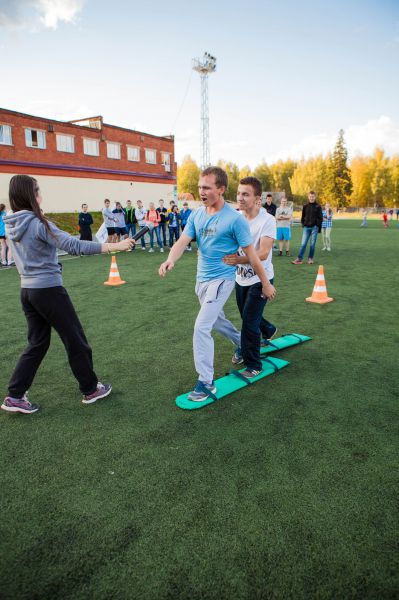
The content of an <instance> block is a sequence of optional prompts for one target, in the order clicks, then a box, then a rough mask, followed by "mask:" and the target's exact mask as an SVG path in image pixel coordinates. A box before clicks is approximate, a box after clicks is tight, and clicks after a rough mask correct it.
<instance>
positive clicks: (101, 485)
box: [0, 221, 399, 600]
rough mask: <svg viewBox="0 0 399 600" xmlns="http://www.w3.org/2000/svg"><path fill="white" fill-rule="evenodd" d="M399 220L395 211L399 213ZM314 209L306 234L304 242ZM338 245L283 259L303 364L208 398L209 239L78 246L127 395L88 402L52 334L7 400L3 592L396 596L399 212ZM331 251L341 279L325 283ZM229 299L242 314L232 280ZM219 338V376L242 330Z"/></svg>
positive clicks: (98, 358)
mask: <svg viewBox="0 0 399 600" xmlns="http://www.w3.org/2000/svg"><path fill="white" fill-rule="evenodd" d="M395 225H396V223H395ZM299 235H300V229H299V227H295V228H294V242H293V248H294V249H297V248H298V240H299ZM332 243H333V251H332V252H331V253H330V254H326V253H324V252H321V236H320V238H319V240H318V247H317V253H316V262H315V264H314V265H313V266H308V265H306V264H304V265H302V266H293V265H291V264H290V260H291V259H288V258H286V257H281V258H279V257H275V258H274V264H275V270H276V277H275V285H276V287H277V290H278V297H277V299H276V300H275V301H274V302H273V303H271V304H270V305H268V306H267V309H266V313H267V315H268V317H269V319H270V320H272V321H273V322H274V323H276V324H277V326H278V328H279V332H280V333H289V332H291V331H295V332H298V333H302V334H306V335H309V336H311V337H312V341H310V342H307V343H306V344H303V345H299V346H295V347H292V348H289V349H286V350H283V351H281V352H279V353H278V355H276V356H278V357H279V358H283V359H286V360H288V361H289V362H290V365H289V366H288V367H287V368H285V369H283V370H282V371H281V372H278V373H276V374H275V375H272V376H270V377H268V378H266V379H264V380H262V381H259V382H258V383H256V384H254V385H252V386H248V388H246V389H244V390H242V391H239V392H237V393H235V394H232V395H231V396H228V397H226V398H224V399H223V400H220V401H219V402H217V403H215V404H213V405H211V406H209V407H207V408H204V409H203V410H199V411H187V412H186V411H182V410H179V409H178V408H177V407H176V406H175V397H176V396H177V395H179V394H182V393H184V392H186V391H188V390H189V389H190V388H191V387H192V385H193V383H194V381H195V379H196V374H195V371H194V366H193V359H192V350H191V344H192V330H193V323H194V320H195V316H196V313H197V309H198V303H197V299H196V297H195V295H194V274H195V267H196V253H195V252H192V253H191V254H189V253H185V255H184V256H183V258H182V260H181V261H180V262H179V263H178V264H177V265H176V267H175V269H174V270H173V271H172V272H171V273H170V274H169V275H168V276H167V277H166V278H165V279H160V278H159V276H158V275H157V268H158V266H159V264H160V263H161V261H162V259H164V257H165V256H166V254H164V255H161V254H159V253H155V254H148V253H144V252H142V251H141V250H140V249H137V250H136V251H135V252H134V253H128V254H118V255H117V261H118V266H119V270H120V274H121V277H122V278H123V279H125V280H126V281H127V284H126V285H124V286H121V287H118V288H108V287H106V286H104V285H103V282H104V281H105V280H106V279H107V277H108V271H109V264H110V260H109V257H107V256H96V257H82V258H77V259H69V258H65V259H64V260H63V265H64V282H65V286H66V288H67V289H68V290H69V293H70V295H71V297H72V300H73V302H74V304H75V306H76V308H77V311H78V313H79V316H80V318H81V320H82V323H83V325H84V328H85V331H86V334H87V336H88V339H89V341H90V343H91V345H92V347H93V352H94V360H95V368H96V372H97V373H98V375H99V377H100V379H101V380H104V381H111V382H112V383H113V386H114V391H113V393H112V395H111V396H110V397H109V398H107V399H104V400H103V401H101V402H100V401H99V402H98V403H97V404H94V405H90V406H85V405H83V404H81V402H80V394H79V391H78V388H77V385H76V382H75V380H74V379H73V377H72V375H71V373H70V370H69V367H68V363H67V360H66V355H65V352H64V350H63V347H62V345H61V343H60V341H59V339H58V338H57V336H56V335H54V336H53V340H52V344H51V347H50V350H49V352H48V355H47V357H46V359H45V360H44V362H43V364H42V367H41V368H40V370H39V372H38V374H37V377H36V380H35V382H34V384H33V386H32V388H31V390H30V398H31V400H32V401H34V402H38V403H39V404H41V406H42V411H41V412H39V413H37V414H35V415H32V416H25V415H9V414H6V413H2V414H0V444H1V470H0V473H1V474H0V494H1V509H2V514H1V519H0V597H1V598H2V599H7V600H8V599H12V600H19V599H27V600H39V599H40V600H42V599H46V600H47V599H62V600H72V599H73V600H77V599H86V598H87V599H96V600H97V599H101V600H110V599H132V600H133V599H134V600H136V599H140V600H141V599H143V600H157V599H165V600H167V599H168V600H179V599H190V600H197V599H198V600H199V599H204V600H205V599H215V600H216V599H218V600H224V599H226V600H227V599H229V600H235V599H248V600H257V599H276V600H277V599H284V600H285V599H293V600H301V599H310V598H311V599H313V598H317V599H331V600H337V599H345V600H352V599H353V600H354V599H359V600H363V599H378V600H380V599H388V598H389V599H390V598H395V597H398V596H397V594H398V560H397V558H398V553H397V541H398V522H397V516H398V506H397V499H398V494H397V491H398V489H397V483H398V477H397V474H398V473H397V468H398V455H397V441H398V437H397V422H398V410H397V404H398V352H397V349H398V342H399V333H398V313H397V306H398V304H397V291H398V256H399V254H398V246H399V229H394V228H390V229H389V230H387V231H385V230H384V229H383V227H382V224H381V223H379V222H373V223H371V222H370V224H369V227H368V229H364V230H363V229H360V228H359V222H356V221H347V222H343V221H342V222H339V223H336V224H335V227H334V229H333V235H332ZM320 263H321V264H324V267H325V275H326V281H327V289H328V294H329V295H330V296H332V297H333V298H334V302H332V303H330V304H328V305H325V306H319V305H314V304H308V303H307V302H305V298H306V297H307V296H309V295H310V294H311V292H312V289H313V285H314V283H315V278H316V274H317V267H318V264H320ZM18 288H19V281H18V275H17V273H16V271H15V270H4V271H0V299H1V315H2V325H1V358H2V360H1V378H0V383H1V389H2V390H3V392H5V391H6V387H7V382H8V378H9V376H10V373H11V370H12V368H13V366H14V364H15V362H16V360H17V357H18V355H19V353H20V352H21V350H22V349H23V347H24V344H25V335H26V331H25V330H26V327H25V322H24V317H23V315H22V312H21V309H20V306H19V300H18ZM226 314H227V316H228V317H230V318H231V319H232V320H233V321H234V323H235V324H236V325H239V318H238V312H237V309H236V307H235V302H234V298H233V297H232V298H231V299H230V300H229V302H228V305H227V306H226ZM215 337H216V358H215V371H216V372H215V375H216V377H220V376H221V375H223V374H224V373H225V372H226V370H228V369H229V368H230V367H231V363H230V361H231V355H232V350H233V348H232V347H231V345H230V344H229V343H228V342H227V341H226V340H225V339H222V338H221V337H219V336H218V335H216V336H215Z"/></svg>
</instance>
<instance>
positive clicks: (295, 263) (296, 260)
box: [291, 258, 303, 265]
mask: <svg viewBox="0 0 399 600" xmlns="http://www.w3.org/2000/svg"><path fill="white" fill-rule="evenodd" d="M302 262H303V261H302V260H299V258H296V259H295V260H292V261H291V263H292V264H293V265H301V264H302Z"/></svg>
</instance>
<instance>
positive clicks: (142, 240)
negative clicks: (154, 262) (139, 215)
mask: <svg viewBox="0 0 399 600" xmlns="http://www.w3.org/2000/svg"><path fill="white" fill-rule="evenodd" d="M139 227H140V229H144V227H145V225H139ZM140 229H139V231H140ZM140 242H141V247H142V248H145V235H142V236H141V238H140Z"/></svg>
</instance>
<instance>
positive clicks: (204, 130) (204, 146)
mask: <svg viewBox="0 0 399 600" xmlns="http://www.w3.org/2000/svg"><path fill="white" fill-rule="evenodd" d="M193 69H194V71H197V72H198V73H199V74H200V77H201V168H202V169H204V168H206V167H208V166H209V165H210V164H211V163H210V148H209V101H208V75H209V73H214V72H215V71H216V58H215V57H214V56H211V55H210V54H209V53H208V52H205V54H204V57H203V58H202V60H201V59H199V58H194V59H193Z"/></svg>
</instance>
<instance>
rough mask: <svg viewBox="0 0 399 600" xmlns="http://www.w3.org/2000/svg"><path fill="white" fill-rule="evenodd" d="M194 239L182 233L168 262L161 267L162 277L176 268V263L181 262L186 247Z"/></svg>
mask: <svg viewBox="0 0 399 600" xmlns="http://www.w3.org/2000/svg"><path fill="white" fill-rule="evenodd" d="M192 239H193V238H191V237H190V236H188V235H186V234H185V233H182V234H181V236H180V237H179V239H178V240H177V242H175V243H174V244H173V247H172V250H171V251H170V253H169V257H168V260H165V262H163V263H162V264H161V266H160V267H159V271H158V273H159V274H160V276H161V277H165V275H166V273H167V272H168V271H171V270H172V269H173V267H174V266H175V263H176V262H177V261H178V260H179V258H180V257H181V255H182V254H183V252H184V250H185V248H186V246H188V244H189V243H190V242H191V241H192Z"/></svg>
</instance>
